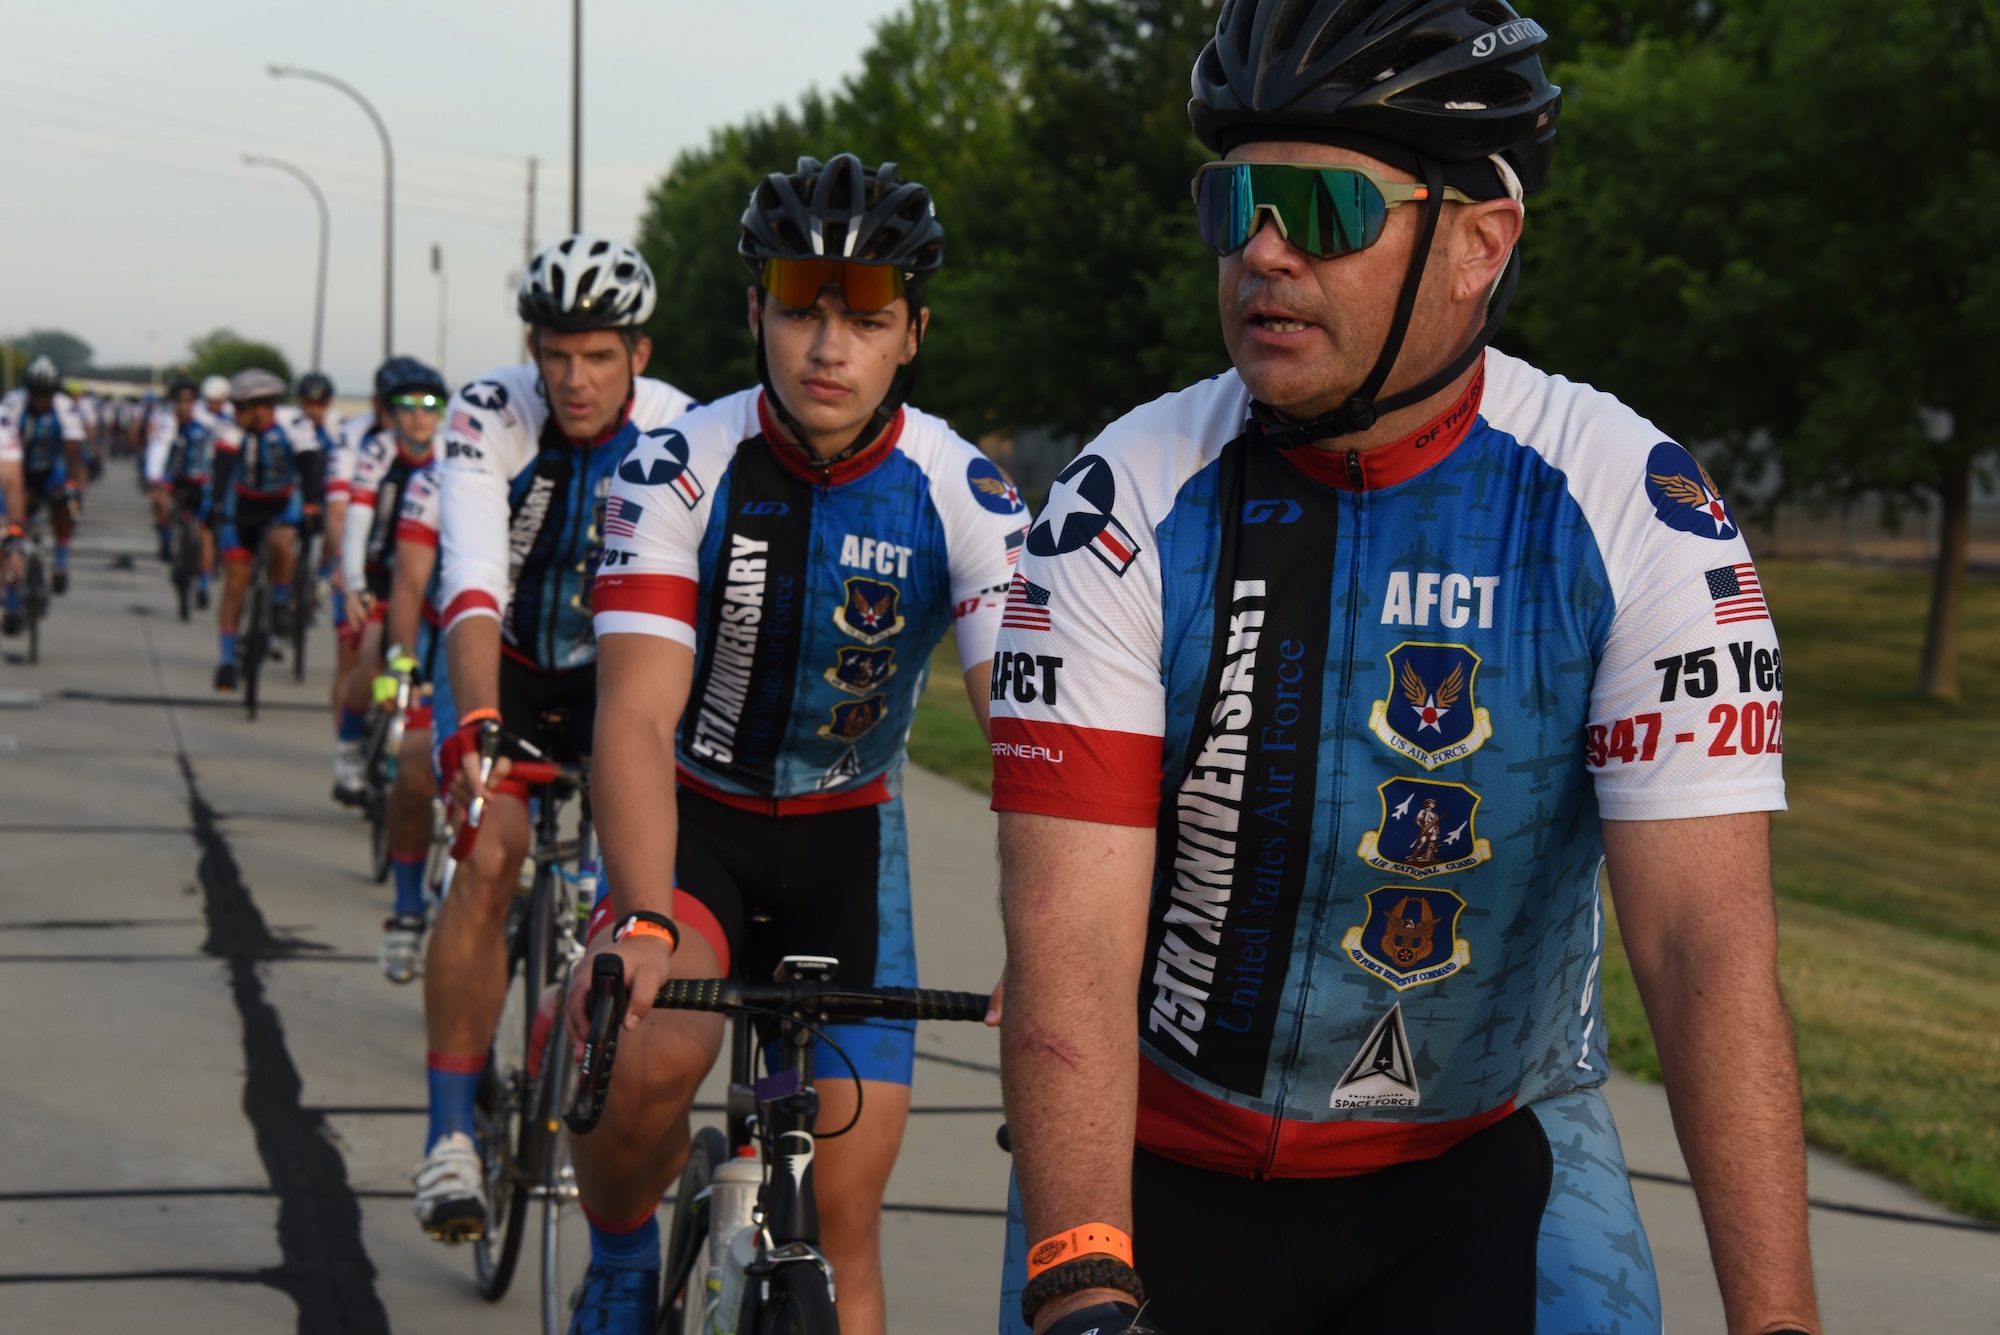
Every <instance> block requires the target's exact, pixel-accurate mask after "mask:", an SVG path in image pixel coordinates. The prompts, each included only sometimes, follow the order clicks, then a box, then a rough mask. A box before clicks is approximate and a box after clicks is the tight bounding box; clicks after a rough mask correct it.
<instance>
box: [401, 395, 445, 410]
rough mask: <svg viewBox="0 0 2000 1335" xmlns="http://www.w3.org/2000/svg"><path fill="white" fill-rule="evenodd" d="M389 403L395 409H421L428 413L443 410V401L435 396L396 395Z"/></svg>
mask: <svg viewBox="0 0 2000 1335" xmlns="http://www.w3.org/2000/svg"><path fill="white" fill-rule="evenodd" d="M389 402H390V404H391V405H392V406H394V407H397V408H421V409H423V410H424V411H425V412H430V413H434V412H439V411H441V410H442V409H443V408H444V400H443V399H441V398H439V397H438V396H437V395H435V394H398V395H397V396H396V397H395V398H393V399H391V400H389Z"/></svg>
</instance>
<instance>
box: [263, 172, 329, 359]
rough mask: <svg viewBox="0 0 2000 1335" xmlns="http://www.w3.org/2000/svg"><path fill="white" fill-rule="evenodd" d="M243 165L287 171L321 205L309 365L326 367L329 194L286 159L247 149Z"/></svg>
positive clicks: (314, 201)
mask: <svg viewBox="0 0 2000 1335" xmlns="http://www.w3.org/2000/svg"><path fill="white" fill-rule="evenodd" d="M243 165H244V166H246V167H273V168H276V169H277V170H278V171H281V172H284V173H285V174H286V175H288V176H291V177H293V178H294V179H296V180H297V181H298V182H299V184H301V185H303V186H304V187H305V188H306V189H308V190H310V191H312V197H313V203H315V204H317V205H319V281H318V283H317V284H315V286H314V288H313V353H312V362H311V363H310V367H311V369H312V370H315V371H320V370H324V369H325V367H324V366H323V365H322V363H321V362H320V359H319V352H320V339H321V335H323V334H324V333H325V332H326V235H327V229H328V228H329V226H330V225H331V223H330V219H329V215H328V213H327V211H326V196H325V195H323V194H321V193H320V191H319V186H318V185H317V184H315V183H314V181H313V178H312V177H310V176H308V175H306V174H305V173H304V172H303V171H301V170H299V169H298V168H297V167H294V166H293V165H292V164H291V163H289V162H283V161H280V160H279V159H277V158H266V157H259V156H258V155H257V154H255V153H245V154H244V155H243Z"/></svg>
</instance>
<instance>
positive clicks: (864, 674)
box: [821, 608, 896, 695]
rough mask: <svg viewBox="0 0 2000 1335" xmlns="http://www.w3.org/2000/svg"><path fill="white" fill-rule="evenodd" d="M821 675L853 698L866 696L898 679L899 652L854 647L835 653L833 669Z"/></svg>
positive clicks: (838, 650)
mask: <svg viewBox="0 0 2000 1335" xmlns="http://www.w3.org/2000/svg"><path fill="white" fill-rule="evenodd" d="M842 610H843V611H844V610H846V609H845V608H843V609H842ZM821 675H823V676H824V677H825V678H826V679H827V680H828V681H829V682H831V683H832V684H833V685H835V686H838V687H839V688H840V689H841V690H843V691H846V692H847V693H848V694H850V695H866V694H868V692H870V691H872V690H874V689H875V688H876V687H878V686H880V685H881V684H882V683H883V682H885V681H887V680H889V678H891V677H893V676H895V675H896V651H895V650H894V649H857V648H855V647H854V646H853V645H849V646H847V647H846V648H844V649H836V650H834V664H833V666H832V667H830V668H828V669H827V670H826V671H825V672H824V673H822V674H821Z"/></svg>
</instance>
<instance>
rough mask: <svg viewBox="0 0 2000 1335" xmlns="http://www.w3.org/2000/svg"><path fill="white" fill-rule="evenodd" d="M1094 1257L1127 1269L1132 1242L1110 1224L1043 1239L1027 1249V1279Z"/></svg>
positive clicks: (1075, 1229) (1081, 1225)
mask: <svg viewBox="0 0 2000 1335" xmlns="http://www.w3.org/2000/svg"><path fill="white" fill-rule="evenodd" d="M1093 1253H1102V1254H1103V1255H1105V1256H1115V1257H1117V1258H1118V1259H1119V1260H1121V1261H1123V1262H1124V1263H1125V1264H1126V1265H1131V1264H1132V1239H1131V1238H1129V1237H1127V1236H1125V1231H1124V1230H1123V1229H1117V1228H1113V1227H1111V1225H1109V1224H1079V1225H1077V1226H1076V1227H1075V1228H1072V1229H1068V1230H1066V1231H1064V1232H1061V1233H1058V1234H1056V1235H1055V1236H1054V1237H1049V1238H1043V1239H1042V1240H1041V1241H1040V1242H1038V1243H1036V1244H1035V1245H1034V1246H1033V1247H1032V1248H1030V1249H1029V1251H1028V1278H1029V1279H1033V1278H1034V1277H1035V1276H1037V1275H1039V1274H1041V1273H1042V1272H1043V1271H1044V1270H1051V1269H1054V1268H1055V1267H1056V1266H1059V1265H1061V1264H1063V1262H1065V1261H1074V1260H1075V1259H1076V1258H1077V1257H1079V1256H1090V1255H1092V1254H1093Z"/></svg>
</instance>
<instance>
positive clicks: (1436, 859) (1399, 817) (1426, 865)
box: [1355, 779, 1493, 880]
mask: <svg viewBox="0 0 2000 1335" xmlns="http://www.w3.org/2000/svg"><path fill="white" fill-rule="evenodd" d="M1376 791H1377V792H1378V793H1379V794H1380V796H1381V799H1382V823H1381V824H1380V825H1378V826H1376V827H1375V828H1374V829H1372V830H1370V831H1368V833H1366V834H1364V835H1362V836H1361V847H1359V848H1358V849H1356V850H1355V856H1357V857H1359V858H1360V859H1361V860H1362V861H1363V862H1365V863H1367V864H1368V865H1369V866H1371V867H1374V868H1376V869H1378V870H1380V871H1391V872H1395V873H1396V874H1397V875H1398V876H1413V877H1415V878H1417V879H1418V880H1426V879H1428V878H1430V877H1432V876H1443V875H1444V874H1446V873H1447V872H1455V871H1466V870H1468V869H1470V868H1472V867H1477V866H1478V865H1479V864H1480V863H1482V862H1484V861H1486V860H1487V859H1488V858H1490V857H1492V856H1493V845H1491V844H1489V843H1488V842H1487V841H1486V840H1484V839H1481V838H1480V837H1479V832H1478V830H1477V829H1476V828H1475V827H1474V824H1473V821H1474V818H1475V817H1476V816H1477V815H1478V814H1479V794H1478V793H1475V792H1473V791H1472V790H1471V789H1470V788H1468V787H1466V786H1465V785H1464V784H1462V783H1446V782H1444V781H1443V780H1441V779H1391V780H1389V781H1388V782H1387V783H1385V784H1382V785H1381V786H1380V787H1379V788H1378V789H1377V790H1376Z"/></svg>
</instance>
